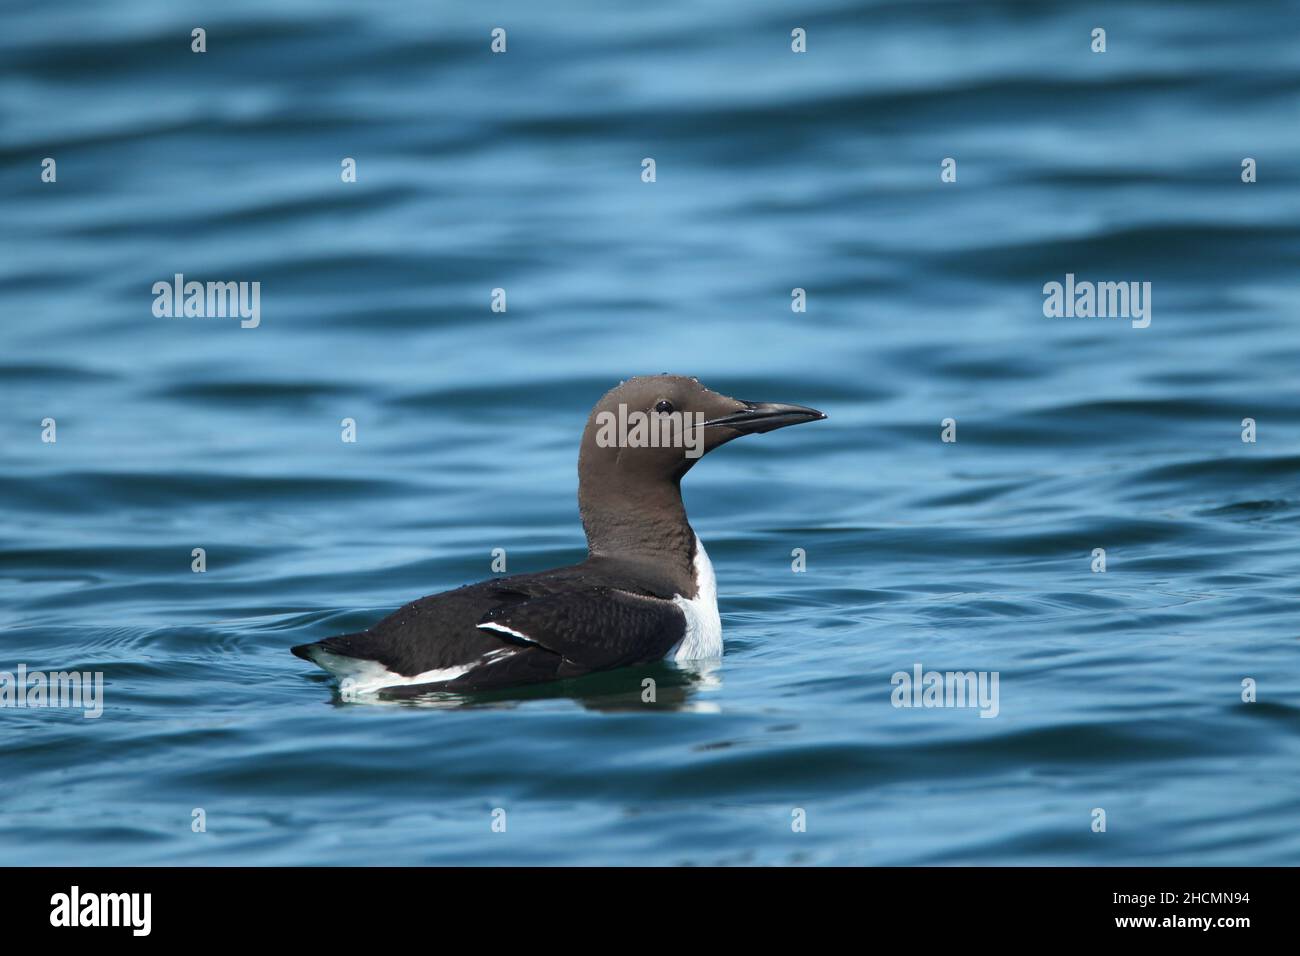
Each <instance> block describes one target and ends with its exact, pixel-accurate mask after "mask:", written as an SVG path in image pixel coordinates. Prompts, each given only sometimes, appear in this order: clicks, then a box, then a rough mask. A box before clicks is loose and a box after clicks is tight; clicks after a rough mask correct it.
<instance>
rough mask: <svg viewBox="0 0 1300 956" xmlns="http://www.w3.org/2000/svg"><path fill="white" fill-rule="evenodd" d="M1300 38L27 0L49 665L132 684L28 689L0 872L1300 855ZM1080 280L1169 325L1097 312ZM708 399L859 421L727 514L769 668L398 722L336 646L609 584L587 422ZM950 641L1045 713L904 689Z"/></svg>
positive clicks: (25, 575) (716, 474)
mask: <svg viewBox="0 0 1300 956" xmlns="http://www.w3.org/2000/svg"><path fill="white" fill-rule="evenodd" d="M195 26H202V27H204V28H205V29H206V30H207V32H208V52H207V53H206V54H202V55H200V54H194V53H191V52H190V49H189V42H190V41H189V36H190V30H191V29H192V28H193V27H195ZM496 26H502V27H505V28H506V29H507V31H508V32H507V36H508V41H507V42H508V46H507V53H506V54H504V55H493V54H491V53H490V52H489V48H488V45H489V40H490V38H489V33H490V31H491V29H492V28H493V27H496ZM1096 26H1103V27H1105V28H1106V30H1107V32H1108V49H1107V51H1106V52H1105V53H1104V54H1094V53H1092V52H1090V50H1089V42H1090V41H1089V34H1090V31H1091V30H1092V28H1093V27H1096ZM794 27H803V28H805V29H806V30H807V31H808V52H807V53H806V54H794V53H792V52H791V51H790V45H789V44H790V31H791V30H792V29H793V28H794ZM1297 27H1300V15H1297V10H1296V7H1295V6H1294V4H1291V3H1285V2H1277V3H1250V4H1215V3H1200V2H1164V3H1154V2H1126V3H1113V4H1104V3H1103V4H1088V5H1085V6H1083V7H1080V6H1078V5H1073V4H1055V3H1030V2H1000V3H999V2H988V3H978V4H977V3H961V2H950V3H942V2H936V3H923V2H915V3H861V2H859V3H852V4H850V3H837V2H817V3H814V4H793V3H787V2H755V0H744V2H741V0H734V2H728V3H712V4H693V3H685V2H665V3H657V4H651V5H648V6H647V5H639V6H634V5H616V6H611V5H609V4H606V3H597V2H594V0H593V2H584V3H577V2H566V3H549V4H537V3H532V2H510V3H499V4H493V5H492V9H491V10H490V11H489V10H486V9H479V8H477V7H473V6H461V5H455V4H453V5H447V4H426V5H417V4H410V3H404V4H396V3H392V4H389V3H368V4H361V5H358V4H356V3H343V2H313V3H305V2H295V3H277V4H262V3H253V2H244V0H241V2H229V3H224V4H222V5H220V9H219V10H217V9H216V8H214V7H213V6H212V5H211V4H198V3H183V2H174V0H131V2H127V3H122V4H112V5H105V4H100V3H95V2H90V0H82V2H69V3H61V4H57V5H51V4H48V3H44V2H35V0H22V2H11V3H9V4H8V5H7V8H6V12H5V14H4V29H3V30H0V117H3V119H0V190H3V194H2V197H0V201H2V203H3V205H2V207H0V208H3V211H4V215H3V217H2V218H0V237H3V250H4V254H3V256H0V303H2V304H3V317H2V319H0V456H2V457H0V669H7V670H13V669H15V668H17V667H18V665H19V664H26V665H27V666H28V668H29V669H31V670H37V669H76V670H81V671H99V672H102V673H103V675H104V680H105V688H104V711H103V714H102V716H101V717H99V718H98V719H85V718H83V717H82V716H81V713H80V712H79V711H76V710H67V709H28V708H24V709H16V708H13V709H0V767H3V770H4V779H5V781H6V783H7V786H5V787H4V788H3V789H0V862H4V863H22V864H35V863H68V864H72V863H77V864H86V863H90V864H108V863H113V864H123V863H126V864H137V863H140V864H143V863H167V864H172V863H176V864H198V863H214V864H237V863H255V864H290V863H310V864H329V863H347V864H390V863H403V864H406V863H507V862H509V863H563V864H580V863H619V864H627V863H642V864H647V863H648V864H678V863H694V864H714V863H736V864H769V863H778V864H785V863H791V864H826V863H839V864H859V863H870V864H900V863H907V864H915V863H943V864H954V863H956V864H962V863H999V864H1003V863H1047V864H1135V863H1155V864H1188V863H1219V864H1239V863H1246V864H1264V863H1273V864H1277V863H1291V864H1294V863H1298V862H1300V825H1297V824H1298V823H1300V760H1297V757H1298V756H1300V660H1298V658H1297V638H1298V637H1300V614H1298V601H1300V583H1298V582H1300V487H1298V484H1297V476H1298V475H1300V392H1298V390H1297V381H1298V380H1297V374H1296V373H1297V367H1300V334H1298V332H1297V321H1298V318H1300V314H1298V307H1300V291H1298V287H1297V279H1298V278H1300V271H1298V270H1297V265H1298V264H1300V188H1298V186H1300V174H1298V173H1297V166H1296V157H1297V156H1298V155H1300V113H1298V112H1297V105H1296V104H1297V98H1296V97H1297V93H1300V44H1297V43H1296V42H1295V35H1296V29H1297ZM45 157H50V158H54V159H55V160H56V161H57V182H55V183H42V182H41V180H40V169H41V165H40V164H41V160H42V159H43V158H45ZM344 157H352V158H354V159H355V160H356V161H357V173H358V175H357V182H355V183H346V184H345V183H343V182H341V177H340V162H341V160H342V159H343V158H344ZM645 157H653V158H654V159H655V160H656V164H657V181H656V182H655V183H653V184H648V183H643V182H642V181H641V161H642V159H643V158H645ZM945 157H952V158H955V159H956V160H957V162H958V178H957V181H956V182H955V183H942V182H941V181H940V177H939V171H940V169H939V164H940V162H941V160H943V159H944V158H945ZM1245 157H1251V158H1254V159H1255V160H1256V161H1257V163H1258V177H1259V180H1258V182H1256V183H1253V184H1244V183H1242V182H1241V178H1240V173H1241V161H1242V159H1243V158H1245ZM175 273H183V274H184V275H186V277H187V278H193V279H200V280H231V281H239V280H244V281H254V280H256V281H259V282H261V284H262V286H261V288H262V298H261V324H260V326H259V327H257V328H255V329H241V328H240V327H239V324H238V323H237V322H235V321H232V320H230V319H195V318H189V319H184V318H182V319H168V318H156V317H154V315H153V314H152V311H151V306H152V304H153V295H152V293H151V291H150V289H151V286H152V285H153V283H155V282H158V281H161V280H169V279H170V278H171V277H172V275H173V274H175ZM1066 273H1074V274H1076V275H1077V276H1078V277H1079V278H1080V279H1090V280H1094V281H1102V280H1106V281H1129V280H1134V281H1149V282H1151V283H1152V290H1153V291H1152V299H1151V304H1152V322H1151V325H1150V327H1148V328H1145V329H1136V328H1133V327H1132V325H1131V324H1130V322H1129V321H1127V320H1119V319H1086V318H1046V317H1045V316H1044V315H1043V308H1042V306H1043V294H1042V286H1043V284H1044V283H1045V282H1050V281H1053V280H1055V281H1062V280H1063V279H1064V276H1065V274H1066ZM796 287H799V288H804V289H806V290H807V297H808V299H807V301H808V308H807V312H806V313H794V312H792V311H791V308H790V302H791V290H792V289H793V288H796ZM494 288H503V289H505V290H506V293H507V302H508V311H507V312H505V313H494V312H492V311H491V309H490V303H491V296H492V290H493V289H494ZM665 370H667V371H673V372H678V373H683V374H690V375H697V376H699V377H700V378H701V379H702V380H703V381H704V382H705V383H706V384H708V385H710V386H712V387H714V388H717V389H719V390H721V391H723V392H726V393H728V394H732V395H738V396H741V397H745V398H751V399H760V400H776V401H792V402H798V403H801V404H808V405H813V406H816V407H818V408H822V409H824V410H825V411H827V412H828V413H829V415H830V419H829V420H828V421H825V422H819V423H816V424H811V425H806V426H800V427H798V428H791V429H788V430H783V431H778V432H775V433H772V434H768V435H764V436H759V437H754V438H748V439H745V440H743V441H740V442H737V443H734V444H732V445H729V446H727V447H726V448H725V449H723V450H721V451H719V452H718V453H716V454H714V455H711V456H710V457H709V458H708V459H707V460H706V461H704V462H703V463H701V464H700V465H699V466H698V467H697V468H696V469H695V470H694V471H693V472H692V473H691V474H690V475H689V476H688V478H687V480H686V482H685V484H684V490H685V495H686V499H687V505H688V508H689V510H690V514H691V517H692V521H693V523H694V525H695V528H696V530H697V531H698V532H699V534H700V536H701V538H702V539H703V540H704V542H705V543H706V545H707V547H708V550H709V553H710V555H711V557H712V560H713V564H714V566H715V568H716V571H717V575H718V580H719V588H720V606H721V611H722V618H723V624H724V633H725V638H726V655H725V658H724V659H723V661H722V662H721V663H720V664H718V665H716V666H713V667H699V668H691V669H684V670H678V669H676V668H674V667H673V666H672V665H662V666H659V667H656V668H651V669H636V670H633V671H623V672H615V673H610V674H604V675H596V676H593V677H590V678H587V679H583V680H580V681H575V682H572V683H567V684H562V685H556V686H553V687H545V688H535V689H531V690H529V691H527V692H520V693H513V694H511V693H507V694H497V695H493V696H490V697H481V698H466V699H460V700H443V701H441V706H436V707H435V706H398V705H388V706H377V705H371V704H365V703H346V702H343V701H341V700H339V699H338V697H337V696H336V694H335V693H334V688H333V685H332V684H331V683H330V681H329V680H328V679H327V678H326V676H325V675H324V674H322V673H318V672H314V671H313V669H312V668H311V667H309V666H308V665H307V664H306V663H305V662H303V661H300V660H298V659H296V658H294V657H292V656H291V655H290V654H289V653H288V648H289V647H290V646H291V645H293V644H297V643H301V642H304V641H311V640H316V639H319V638H322V637H325V636H327V635H330V634H334V633H340V632H345V631H350V630H357V629H359V628H362V627H365V626H367V625H368V624H370V623H372V622H374V621H376V620H377V619H379V618H380V617H381V616H383V615H384V614H385V613H387V612H389V611H390V610H392V609H394V608H395V607H397V606H399V605H400V604H402V603H404V602H406V601H408V600H411V599H414V598H416V597H419V596H421V595H424V594H429V593H433V592H436V591H439V590H443V589H446V588H450V587H454V586H457V585H460V584H463V583H467V582H471V581H475V580H479V579H481V578H484V577H487V576H489V575H490V573H491V568H490V562H491V552H492V551H493V549H494V548H504V549H505V550H506V553H507V556H508V567H509V570H510V571H511V572H520V571H529V570H538V569H542V568H546V567H550V566H554V565H557V564H562V563H568V562H572V561H575V560H578V559H580V558H581V557H582V555H583V539H582V536H581V529H580V527H579V524H578V521H577V514H576V505H575V501H574V494H575V490H576V473H575V467H574V464H575V460H576V452H577V436H578V432H579V430H580V428H581V426H582V423H583V421H584V419H585V417H586V415H587V412H588V410H589V408H590V407H591V405H592V404H593V403H594V401H595V400H596V399H597V398H598V397H599V396H600V394H601V393H602V392H604V391H605V390H606V389H607V388H608V387H610V386H611V385H613V384H615V383H616V382H618V381H619V380H620V379H622V378H624V377H627V376H629V375H632V374H639V373H647V372H648V373H657V372H661V371H665ZM1248 417H1249V418H1253V419H1255V420H1256V422H1257V428H1258V440H1257V441H1256V442H1255V443H1245V442H1243V441H1242V440H1241V433H1242V426H1241V422H1242V419H1244V418H1248ZM45 418H53V419H55V421H56V423H57V441H56V442H55V443H48V442H43V441H42V440H41V432H42V426H41V422H42V420H43V419H45ZM345 418H352V419H354V420H355V422H356V423H357V437H358V440H357V441H356V442H355V443H344V442H343V441H341V439H340V431H341V426H340V422H341V421H342V420H343V419H345ZM945 418H953V419H955V420H956V422H957V441H956V442H955V443H944V442H942V441H941V440H940V422H941V421H942V420H943V419H945ZM199 547H201V548H204V549H206V554H207V570H206V572H204V573H201V574H200V573H194V572H192V571H191V560H192V559H191V552H192V550H193V549H194V548H199ZM796 548H802V549H804V551H805V552H806V556H807V570H806V571H805V572H803V573H795V572H794V571H792V568H791V561H792V558H791V552H792V551H793V550H794V549H796ZM1096 548H1103V549H1105V551H1106V556H1107V567H1106V571H1105V573H1094V572H1093V571H1092V569H1091V568H1092V560H1093V559H1092V553H1093V550H1094V549H1096ZM918 663H919V664H921V665H922V666H923V667H924V668H925V669H936V670H941V671H946V670H960V671H967V670H974V671H989V672H993V671H996V672H998V674H999V675H1000V708H999V713H998V716H997V717H996V718H993V719H982V718H980V717H979V716H978V712H977V711H976V710H972V709H959V708H941V709H902V708H895V707H893V706H892V705H891V691H892V689H893V688H892V685H891V683H890V679H891V675H893V674H894V673H895V672H896V671H900V670H902V671H911V670H912V668H913V667H914V665H916V664H918ZM647 675H649V676H653V677H655V679H656V680H657V681H658V683H659V695H658V700H657V702H656V703H655V704H653V705H647V704H644V703H642V700H641V683H640V682H641V679H642V678H643V677H644V676H647ZM1245 678H1252V679H1254V680H1255V681H1256V682H1257V688H1258V690H1257V693H1258V699H1257V701H1256V702H1254V703H1246V702H1243V700H1242V681H1243V679H1245ZM796 808H798V809H802V810H803V811H805V813H806V820H807V828H806V832H802V833H797V832H793V830H792V826H791V823H792V811H794V810H795V809H796ZM195 809H202V810H203V812H204V815H205V819H206V832H194V831H193V829H192V820H193V819H194V811H195ZM496 809H500V810H504V811H505V814H506V820H507V821H508V822H507V828H506V831H505V832H504V833H500V832H493V830H492V826H491V824H492V820H493V811H494V810H496ZM1095 809H1102V810H1104V811H1105V813H1106V821H1107V826H1106V831H1105V832H1104V833H1099V832H1093V829H1092V824H1093V819H1094V810H1095Z"/></svg>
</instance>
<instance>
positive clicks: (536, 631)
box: [478, 587, 686, 670]
mask: <svg viewBox="0 0 1300 956" xmlns="http://www.w3.org/2000/svg"><path fill="white" fill-rule="evenodd" d="M478 626H479V628H480V629H482V630H484V631H487V632H489V633H494V634H497V635H498V636H500V637H503V638H504V639H506V640H509V641H513V642H517V643H520V644H536V645H538V646H540V647H543V648H545V649H546V650H548V651H551V652H552V653H555V654H559V655H560V656H561V657H563V658H564V659H565V660H567V661H571V662H572V663H574V664H577V665H579V666H581V667H584V668H588V669H591V670H598V669H599V670H604V669H606V668H610V667H622V666H624V665H626V664H639V663H643V662H646V661H652V660H659V659H660V658H662V657H663V656H664V655H665V654H667V653H668V651H669V649H670V648H671V647H672V646H673V645H674V644H675V643H677V641H678V640H680V639H681V636H682V632H683V630H684V628H685V626H686V621H685V618H684V616H683V615H682V612H681V609H680V608H678V607H677V606H676V605H675V604H673V603H672V602H671V601H665V600H663V599H662V598H655V597H646V596H643V595H640V594H631V593H629V592H627V591H622V590H619V589H617V588H611V587H593V588H584V589H582V590H576V591H564V592H561V593H557V594H547V595H544V596H541V597H536V598H532V599H531V600H527V601H523V602H521V603H518V604H507V605H501V606H498V607H494V608H492V609H491V610H490V611H488V612H487V613H486V614H484V615H483V617H482V619H481V620H480V621H479V624H478Z"/></svg>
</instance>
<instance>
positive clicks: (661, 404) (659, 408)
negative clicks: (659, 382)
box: [655, 398, 673, 415]
mask: <svg viewBox="0 0 1300 956" xmlns="http://www.w3.org/2000/svg"><path fill="white" fill-rule="evenodd" d="M672 410H673V403H672V402H670V401H668V399H666V398H661V399H659V401H657V402H655V411H656V412H659V413H660V414H663V415H667V414H668V413H669V412H671V411H672Z"/></svg>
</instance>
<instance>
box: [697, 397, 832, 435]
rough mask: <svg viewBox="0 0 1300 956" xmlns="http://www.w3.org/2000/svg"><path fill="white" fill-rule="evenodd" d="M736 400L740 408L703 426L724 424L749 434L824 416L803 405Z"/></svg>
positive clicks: (824, 415) (817, 419)
mask: <svg viewBox="0 0 1300 956" xmlns="http://www.w3.org/2000/svg"><path fill="white" fill-rule="evenodd" d="M737 401H740V404H741V405H742V406H743V407H742V408H740V409H739V410H737V411H735V412H732V413H730V414H728V415H722V416H719V417H718V418H714V419H711V420H710V421H707V422H705V423H704V427H705V428H708V427H710V426H712V425H725V426H726V427H727V428H733V429H735V430H736V431H738V432H742V433H744V434H750V433H757V432H770V431H772V430H773V429H776V428H784V427H785V426H786V425H799V424H801V423H803V422H815V421H820V420H821V419H823V418H825V417H826V413H825V412H819V411H817V409H815V408H808V407H807V406H805V405H786V404H783V403H781V402H746V401H743V400H740V399H737Z"/></svg>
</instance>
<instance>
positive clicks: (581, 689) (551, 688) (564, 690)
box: [332, 659, 722, 714]
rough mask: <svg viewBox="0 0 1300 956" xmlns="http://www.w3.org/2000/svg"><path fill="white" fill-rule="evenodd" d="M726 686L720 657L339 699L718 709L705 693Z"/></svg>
mask: <svg viewBox="0 0 1300 956" xmlns="http://www.w3.org/2000/svg"><path fill="white" fill-rule="evenodd" d="M721 687H722V662H721V661H720V660H717V659H713V660H701V661H682V662H680V663H672V664H670V663H667V662H663V661H660V662H656V663H653V664H644V665H638V666H635V667H624V668H621V669H619V670H613V671H601V672H600V673H596V674H586V675H584V676H582V677H577V678H574V679H572V680H563V681H553V682H550V683H546V684H532V685H527V686H523V687H516V688H511V689H505V690H495V691H480V692H476V693H452V692H448V691H440V690H428V689H421V688H420V687H418V686H415V687H391V688H388V689H386V690H382V691H379V692H378V693H373V694H361V695H354V696H346V697H345V696H344V695H343V694H342V693H340V692H338V691H336V692H335V694H334V699H333V701H332V702H333V703H334V704H337V705H345V704H367V705H370V706H384V705H386V706H390V707H425V708H436V709H448V708H480V707H481V708H508V707H518V706H520V705H521V704H526V703H529V702H532V701H538V700H566V699H567V700H572V701H573V702H574V703H577V704H580V705H581V706H582V707H584V708H586V709H587V710H595V711H604V712H607V713H620V712H622V713H628V712H638V713H640V712H645V711H655V710H663V711H682V712H688V713H700V714H716V713H718V712H720V710H721V708H720V707H719V705H718V702H717V701H714V700H707V699H703V698H705V697H707V695H709V694H710V693H713V692H716V691H718V690H719V689H720V688H721Z"/></svg>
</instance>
